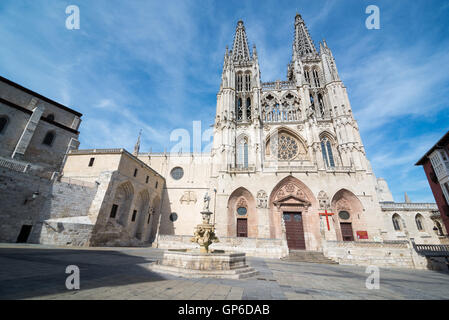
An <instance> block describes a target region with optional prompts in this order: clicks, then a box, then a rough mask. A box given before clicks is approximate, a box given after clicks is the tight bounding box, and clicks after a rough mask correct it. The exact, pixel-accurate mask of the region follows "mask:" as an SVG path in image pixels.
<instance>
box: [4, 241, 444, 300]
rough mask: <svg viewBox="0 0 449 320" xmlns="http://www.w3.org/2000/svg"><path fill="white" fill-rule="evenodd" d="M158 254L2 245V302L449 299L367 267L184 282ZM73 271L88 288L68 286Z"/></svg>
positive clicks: (401, 272)
mask: <svg viewBox="0 0 449 320" xmlns="http://www.w3.org/2000/svg"><path fill="white" fill-rule="evenodd" d="M161 256H162V251H161V250H158V249H152V248H86V249H72V248H58V247H49V246H42V245H13V244H2V245H0V299H89V300H93V299H164V300H169V299H178V300H184V299H194V300H202V299H212V300H225V299H229V300H240V299H243V300H247V299H250V300H258V299H276V300H278V299H449V275H447V274H444V273H438V272H434V271H418V270H409V269H381V270H380V289H379V290H368V289H366V287H365V281H366V279H367V277H368V276H369V274H367V273H365V268H363V267H355V266H342V265H325V264H312V263H299V262H286V261H280V260H273V259H260V258H248V262H249V264H250V265H251V266H252V267H254V268H255V269H257V270H258V271H259V275H257V276H255V277H253V278H250V279H245V280H221V279H220V280H219V279H185V278H179V277H174V276H169V275H163V274H157V273H154V272H151V271H149V270H148V268H147V266H148V264H149V263H151V262H154V261H156V260H157V259H159V258H161ZM68 265H77V266H78V267H79V268H80V275H81V281H80V282H81V289H80V290H77V291H69V290H67V289H66V287H65V281H66V278H67V277H68V274H66V273H65V269H66V267H67V266H68Z"/></svg>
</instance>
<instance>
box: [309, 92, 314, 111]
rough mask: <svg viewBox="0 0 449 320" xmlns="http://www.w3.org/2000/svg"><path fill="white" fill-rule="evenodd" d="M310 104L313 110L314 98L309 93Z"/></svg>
mask: <svg viewBox="0 0 449 320" xmlns="http://www.w3.org/2000/svg"><path fill="white" fill-rule="evenodd" d="M310 105H311V106H312V109H313V110H315V99H314V98H313V95H310Z"/></svg>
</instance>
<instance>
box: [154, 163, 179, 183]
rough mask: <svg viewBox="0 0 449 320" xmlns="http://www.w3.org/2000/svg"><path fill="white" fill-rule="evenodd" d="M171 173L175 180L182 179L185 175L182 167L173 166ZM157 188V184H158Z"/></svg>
mask: <svg viewBox="0 0 449 320" xmlns="http://www.w3.org/2000/svg"><path fill="white" fill-rule="evenodd" d="M170 175H171V177H172V178H173V179H175V180H181V179H182V177H183V176H184V170H183V169H182V168H181V167H176V168H173V169H172V170H171V172H170ZM156 188H157V185H156Z"/></svg>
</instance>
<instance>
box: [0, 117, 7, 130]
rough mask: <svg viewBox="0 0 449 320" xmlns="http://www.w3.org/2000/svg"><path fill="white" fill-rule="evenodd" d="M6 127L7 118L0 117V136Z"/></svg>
mask: <svg viewBox="0 0 449 320" xmlns="http://www.w3.org/2000/svg"><path fill="white" fill-rule="evenodd" d="M7 125H8V118H7V117H5V116H1V117H0V134H1V133H3V132H5V130H6V126H7Z"/></svg>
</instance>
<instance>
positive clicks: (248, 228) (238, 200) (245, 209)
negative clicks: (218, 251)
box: [227, 187, 258, 238]
mask: <svg viewBox="0 0 449 320" xmlns="http://www.w3.org/2000/svg"><path fill="white" fill-rule="evenodd" d="M227 234H228V236H229V237H249V238H257V236H258V223H257V214H256V200H255V199H254V197H253V195H252V194H251V192H249V191H248V190H247V189H245V188H243V187H240V188H238V189H236V190H235V191H234V192H233V193H232V194H231V196H230V197H229V200H228V228H227Z"/></svg>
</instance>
